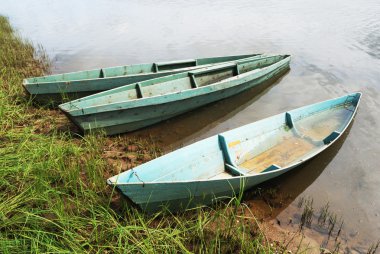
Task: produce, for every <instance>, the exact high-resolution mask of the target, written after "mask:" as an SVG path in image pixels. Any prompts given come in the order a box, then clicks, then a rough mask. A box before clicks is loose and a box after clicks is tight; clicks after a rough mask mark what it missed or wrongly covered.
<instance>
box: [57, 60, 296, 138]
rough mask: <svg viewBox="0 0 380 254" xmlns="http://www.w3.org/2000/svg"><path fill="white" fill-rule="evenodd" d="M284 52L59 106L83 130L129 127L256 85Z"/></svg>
mask: <svg viewBox="0 0 380 254" xmlns="http://www.w3.org/2000/svg"><path fill="white" fill-rule="evenodd" d="M289 62H290V56H288V55H274V56H263V55H261V56H256V57H253V58H246V59H242V60H237V61H233V62H229V63H224V64H219V65H216V66H211V67H206V68H201V69H198V70H192V71H188V72H183V73H179V74H174V75H170V76H165V77H160V78H156V79H151V80H147V81H143V82H139V83H136V84H131V85H127V86H123V87H119V88H115V89H112V90H108V91H105V92H102V93H98V94H94V95H91V96H88V97H84V98H81V99H78V100H74V101H71V102H68V103H65V104H61V105H59V108H60V109H61V110H62V111H63V112H64V113H65V114H66V115H67V116H68V117H69V118H70V119H71V120H72V122H74V123H75V124H76V125H77V126H78V127H79V128H80V129H81V130H82V131H83V132H88V131H94V130H99V129H101V130H103V131H105V132H106V134H108V135H113V134H118V133H123V132H129V131H133V130H136V129H139V128H143V127H145V126H148V125H151V124H154V123H157V122H160V121H163V120H165V119H168V118H171V117H174V116H176V115H179V114H182V113H184V112H187V111H190V110H192V109H195V108H197V107H200V106H203V105H206V104H208V103H211V102H214V101H217V100H220V99H224V98H227V97H229V96H232V95H235V94H238V93H240V92H243V91H245V90H247V89H249V88H251V87H253V86H256V85H258V84H260V83H262V82H264V81H266V80H268V79H270V78H271V77H273V76H275V75H277V74H279V73H282V72H283V71H284V70H286V69H288V68H289Z"/></svg>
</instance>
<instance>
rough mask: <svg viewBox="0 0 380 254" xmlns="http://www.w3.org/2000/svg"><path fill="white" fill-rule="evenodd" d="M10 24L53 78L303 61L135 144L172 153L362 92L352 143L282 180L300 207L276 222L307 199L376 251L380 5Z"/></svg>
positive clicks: (73, 17)
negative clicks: (163, 66) (254, 59)
mask: <svg viewBox="0 0 380 254" xmlns="http://www.w3.org/2000/svg"><path fill="white" fill-rule="evenodd" d="M0 14H1V15H5V16H8V17H9V19H10V21H11V23H12V25H14V26H15V27H16V28H17V29H18V31H19V33H20V34H22V36H24V37H26V38H28V39H30V40H31V41H32V42H34V43H40V44H41V45H43V47H44V48H45V49H46V51H47V53H48V54H49V56H50V57H51V59H52V60H53V70H52V71H53V73H63V72H69V71H77V70H84V69H91V68H98V67H107V66H114V65H124V64H132V63H142V62H154V61H161V60H162V61H164V60H175V59H187V58H194V57H207V56H219V55H233V54H245V53H252V52H258V53H284V54H285V53H286V54H291V55H292V62H291V70H290V71H289V72H288V73H287V74H286V75H285V76H284V77H283V78H281V80H279V81H278V82H275V83H274V84H271V85H269V86H266V87H265V88H262V89H261V90H253V91H248V92H246V93H244V94H241V95H237V96H235V97H234V98H231V99H228V100H223V101H221V102H217V103H214V104H211V105H210V106H207V107H205V108H202V109H200V110H197V111H196V112H191V113H188V114H186V115H184V116H180V117H177V118H176V119H173V120H170V121H167V122H165V123H162V124H158V125H155V126H152V127H149V128H146V129H144V130H142V131H139V132H137V133H136V134H137V135H152V136H154V137H155V139H156V140H157V142H160V143H161V144H163V145H164V146H165V147H166V149H173V148H176V147H180V146H182V145H186V144H190V143H192V142H194V141H196V140H199V139H203V138H205V137H208V136H211V135H213V134H216V133H219V132H222V131H225V130H229V129H232V128H235V127H238V126H241V125H243V124H247V123H250V122H252V121H256V120H259V119H262V118H265V117H267V116H270V115H273V114H277V113H280V112H283V111H286V110H289V109H292V108H295V107H299V106H303V105H306V104H310V103H314V102H317V101H320V100H325V99H330V98H333V97H337V96H341V95H344V94H346V93H349V92H355V91H361V92H363V99H362V103H361V105H360V108H359V111H358V114H357V116H356V119H355V121H354V122H353V125H352V127H351V128H350V130H349V133H348V134H347V135H346V137H345V139H344V140H342V141H341V142H340V143H339V144H338V145H335V146H334V147H332V148H331V149H329V150H328V151H326V152H324V153H323V154H321V156H320V157H318V158H316V159H315V160H313V161H311V162H310V163H308V164H307V165H305V166H303V167H302V168H301V169H298V170H296V171H295V172H293V173H291V174H288V175H286V176H284V177H281V178H280V179H277V180H276V181H277V182H278V184H279V185H280V190H281V192H284V193H287V192H289V193H291V194H292V195H293V197H294V198H293V199H292V200H293V202H290V203H288V204H287V205H286V208H285V209H283V210H282V211H281V212H279V213H278V214H276V217H277V218H278V219H279V220H285V219H286V218H288V217H289V216H292V213H293V211H294V210H295V209H294V207H295V206H296V205H295V204H296V202H297V200H298V199H299V197H304V196H308V197H312V198H313V199H314V206H315V207H321V206H323V205H324V204H326V202H329V204H330V207H331V209H332V210H333V211H334V212H336V213H337V214H338V215H341V216H342V218H343V219H344V221H345V224H344V230H345V232H347V234H346V240H347V241H348V242H354V243H355V245H357V246H368V245H369V244H370V243H372V242H375V241H377V240H378V239H379V238H380V170H379V162H380V160H379V157H378V156H379V155H380V142H379V141H380V138H379V136H380V1H379V0H361V1H353V0H335V1H331V0H320V1H315V0H313V1H312V0H291V1H282V0H276V1H275V0H265V1H264V0H257V1H251V0H236V1H232V0H219V1H212V0H208V1H207V0H187V1H173V0H171V1H169V0H161V1H152V0H146V1H131V0H128V1H120V0H107V1H106V0H92V1H89V0H88V1H85V0H83V1H73V0H66V1H51V0H37V1H35V0H24V1H22V2H19V1H16V2H15V1H11V0H2V1H1V5H0ZM357 250H359V251H360V250H363V249H360V247H357Z"/></svg>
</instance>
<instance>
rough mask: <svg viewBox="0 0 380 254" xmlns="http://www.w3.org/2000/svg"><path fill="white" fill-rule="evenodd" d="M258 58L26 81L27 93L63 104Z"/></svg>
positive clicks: (152, 65) (179, 63)
mask: <svg viewBox="0 0 380 254" xmlns="http://www.w3.org/2000/svg"><path fill="white" fill-rule="evenodd" d="M257 55H258V54H249V55H235V56H222V57H210V58H200V59H188V60H178V61H169V62H156V63H148V64H134V65H126V66H116V67H108V68H102V69H95V70H86V71H79V72H71V73H63V74H56V75H50V76H43V77H34V78H28V79H24V81H23V85H24V88H25V90H26V91H27V92H28V93H29V94H30V95H32V97H33V98H34V99H35V100H36V101H40V102H54V103H61V102H62V101H63V100H66V101H67V100H68V99H77V98H81V97H84V96H88V95H91V94H94V93H98V92H102V91H106V90H109V89H113V88H116V87H120V86H123V85H128V84H131V83H136V82H140V81H143V80H148V79H152V78H157V77H162V76H166V75H170V74H174V73H179V72H184V71H189V70H194V69H198V68H201V67H205V66H210V65H213V64H219V63H223V62H227V61H234V60H239V59H243V58H248V57H253V56H257Z"/></svg>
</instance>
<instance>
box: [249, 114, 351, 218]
mask: <svg viewBox="0 0 380 254" xmlns="http://www.w3.org/2000/svg"><path fill="white" fill-rule="evenodd" d="M354 121H355V118H354V119H353V120H352V122H351V124H350V125H349V126H348V127H347V129H346V131H345V132H344V133H343V134H342V136H341V137H340V138H339V139H338V140H337V141H336V142H335V143H334V144H332V145H331V146H330V147H328V148H327V149H326V150H325V151H323V152H322V153H320V154H319V155H318V156H315V157H314V158H312V159H311V160H309V161H307V162H305V163H304V164H301V165H300V166H298V167H296V168H295V169H294V170H291V171H289V172H287V173H285V174H283V175H281V176H279V177H276V178H273V179H271V180H269V181H266V182H264V183H262V184H259V185H257V186H255V187H254V188H252V189H250V190H247V191H246V192H245V193H244V195H243V198H242V201H243V202H245V203H246V204H247V205H248V206H249V207H250V208H252V209H255V208H257V207H259V208H260V210H261V211H262V213H263V214H265V215H266V216H269V217H270V218H276V217H277V216H278V215H279V214H280V213H281V212H282V211H283V210H285V209H286V208H288V207H289V205H290V204H291V203H293V202H294V201H295V199H296V198H297V197H298V196H299V195H300V194H302V193H303V192H304V191H305V190H306V189H307V188H308V187H309V186H310V185H311V184H313V182H314V181H315V180H316V179H317V178H318V177H319V176H320V175H321V174H322V172H323V171H324V170H325V169H326V167H327V166H328V165H329V164H330V162H331V161H332V160H333V159H334V158H335V156H336V155H337V154H338V152H339V150H340V149H341V147H342V146H343V144H344V142H345V140H346V138H347V136H348V135H349V133H350V130H351V128H352V125H353V124H354Z"/></svg>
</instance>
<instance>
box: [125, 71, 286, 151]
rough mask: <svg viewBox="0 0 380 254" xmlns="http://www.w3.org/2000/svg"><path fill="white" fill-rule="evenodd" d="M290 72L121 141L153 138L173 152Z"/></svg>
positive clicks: (227, 117)
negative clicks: (134, 138)
mask: <svg viewBox="0 0 380 254" xmlns="http://www.w3.org/2000/svg"><path fill="white" fill-rule="evenodd" d="M289 72H290V68H287V69H284V70H282V71H280V72H279V73H278V74H277V75H275V76H273V77H272V78H270V79H268V80H267V81H265V82H263V83H261V84H260V85H258V86H255V87H253V88H251V89H248V90H246V91H244V92H242V93H239V94H237V95H235V96H232V97H230V98H226V99H223V100H220V101H217V102H214V103H211V104H208V105H205V106H203V107H201V108H198V109H196V110H192V111H190V112H187V113H184V114H182V115H179V116H177V117H175V118H172V119H168V120H166V121H163V122H161V123H157V124H154V125H152V126H149V127H146V128H143V129H140V130H137V131H134V132H130V133H125V134H122V136H123V137H125V138H128V137H139V138H153V140H154V141H155V142H157V145H158V146H160V147H161V148H162V150H164V151H170V150H173V148H176V147H179V146H181V145H182V144H184V143H188V142H192V141H194V140H196V139H197V137H199V136H200V135H202V134H203V133H204V132H206V131H208V130H209V129H211V128H212V127H214V126H216V125H218V124H219V123H220V122H223V121H224V120H226V119H229V118H231V117H233V116H235V115H236V114H238V113H239V112H241V111H242V110H244V109H245V108H247V107H249V106H250V105H251V104H252V103H254V102H255V101H257V100H259V99H260V98H261V97H262V96H263V95H265V94H266V93H267V92H268V91H269V90H270V89H271V88H273V87H274V86H275V85H277V84H279V83H280V82H281V80H282V79H283V78H284V77H285V76H286V74H288V73H289Z"/></svg>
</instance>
